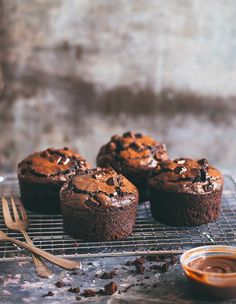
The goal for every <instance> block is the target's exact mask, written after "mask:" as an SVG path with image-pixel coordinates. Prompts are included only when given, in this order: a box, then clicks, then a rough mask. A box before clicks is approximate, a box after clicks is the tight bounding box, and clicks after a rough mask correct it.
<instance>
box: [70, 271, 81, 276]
mask: <svg viewBox="0 0 236 304" xmlns="http://www.w3.org/2000/svg"><path fill="white" fill-rule="evenodd" d="M78 274H79V272H78V271H73V272H71V275H78Z"/></svg>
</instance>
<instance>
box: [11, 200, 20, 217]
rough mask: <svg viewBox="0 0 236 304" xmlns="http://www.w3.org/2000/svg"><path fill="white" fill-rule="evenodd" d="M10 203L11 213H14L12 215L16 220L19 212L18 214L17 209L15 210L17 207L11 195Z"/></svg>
mask: <svg viewBox="0 0 236 304" xmlns="http://www.w3.org/2000/svg"><path fill="white" fill-rule="evenodd" d="M11 205H12V210H13V214H14V217H15V221H17V220H19V219H20V218H19V214H18V211H17V208H16V204H15V201H14V199H13V197H12V196H11Z"/></svg>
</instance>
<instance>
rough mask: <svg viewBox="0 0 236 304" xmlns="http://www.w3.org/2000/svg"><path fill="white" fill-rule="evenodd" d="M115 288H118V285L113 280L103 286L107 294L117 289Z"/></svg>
mask: <svg viewBox="0 0 236 304" xmlns="http://www.w3.org/2000/svg"><path fill="white" fill-rule="evenodd" d="M117 289H118V286H117V285H116V283H115V282H113V281H112V282H110V283H108V284H107V285H105V286H104V290H105V293H106V294H107V295H112V294H113V293H115V292H116V291H117Z"/></svg>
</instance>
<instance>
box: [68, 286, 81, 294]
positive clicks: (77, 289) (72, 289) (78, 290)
mask: <svg viewBox="0 0 236 304" xmlns="http://www.w3.org/2000/svg"><path fill="white" fill-rule="evenodd" d="M68 291H69V292H72V293H80V288H79V287H71V288H69V289H68Z"/></svg>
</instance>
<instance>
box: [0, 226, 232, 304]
mask: <svg viewBox="0 0 236 304" xmlns="http://www.w3.org/2000/svg"><path fill="white" fill-rule="evenodd" d="M234 227H235V226H234ZM231 228H232V227H231ZM231 234H232V232H231ZM233 235H234V236H235V234H234V231H233ZM234 240H235V239H234ZM75 258H76V259H80V261H81V262H82V269H80V270H79V271H77V272H69V271H64V270H61V269H60V268H58V267H56V266H52V265H51V264H49V263H48V265H49V266H50V267H51V268H52V269H53V272H54V276H53V278H50V279H41V278H39V277H37V276H36V274H35V272H34V265H33V264H32V262H31V259H30V258H26V259H22V258H19V259H5V260H3V259H0V269H1V273H0V284H1V285H0V303H19V304H21V303H30V302H32V303H50V304H60V303H80V302H81V303H84V302H86V303H87V302H89V303H189V304H190V303H199V304H204V303H209V301H207V300H204V299H199V298H197V297H196V295H193V294H192V292H191V290H190V288H189V286H188V283H187V279H186V278H185V276H184V274H183V271H182V270H181V267H180V265H179V262H178V259H177V262H176V263H175V264H173V265H171V266H170V267H169V269H168V271H167V272H164V273H163V272H161V271H160V270H159V269H157V267H155V265H157V262H154V261H150V260H148V259H146V260H145V262H144V266H145V270H144V272H143V273H137V272H136V268H135V266H134V265H131V266H127V265H126V263H127V261H133V260H134V259H135V258H136V257H135V256H115V257H114V256H113V257H112V256H111V257H108V256H103V255H102V254H101V255H100V257H83V256H81V257H79V256H78V257H75ZM114 269H115V270H116V272H117V274H116V275H115V276H114V277H113V278H112V279H101V278H100V276H101V274H102V273H103V272H110V271H112V270H114ZM58 281H59V282H61V283H62V284H61V285H63V286H62V287H60V288H59V287H57V286H56V285H55V283H57V282H58ZM111 281H114V282H115V283H116V284H117V285H118V291H117V292H116V293H114V294H113V295H112V296H104V295H96V296H95V297H91V298H84V297H83V296H81V299H76V297H79V296H80V295H79V294H75V293H71V292H69V291H68V289H69V288H70V287H80V290H81V293H83V291H84V290H85V289H93V290H96V291H98V290H99V289H101V288H103V287H104V285H106V284H107V283H109V282H111ZM49 291H51V292H52V293H53V295H52V296H45V295H46V294H47V293H48V292H49ZM212 303H216V301H213V302H212ZM218 303H236V299H234V300H228V301H224V302H218Z"/></svg>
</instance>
